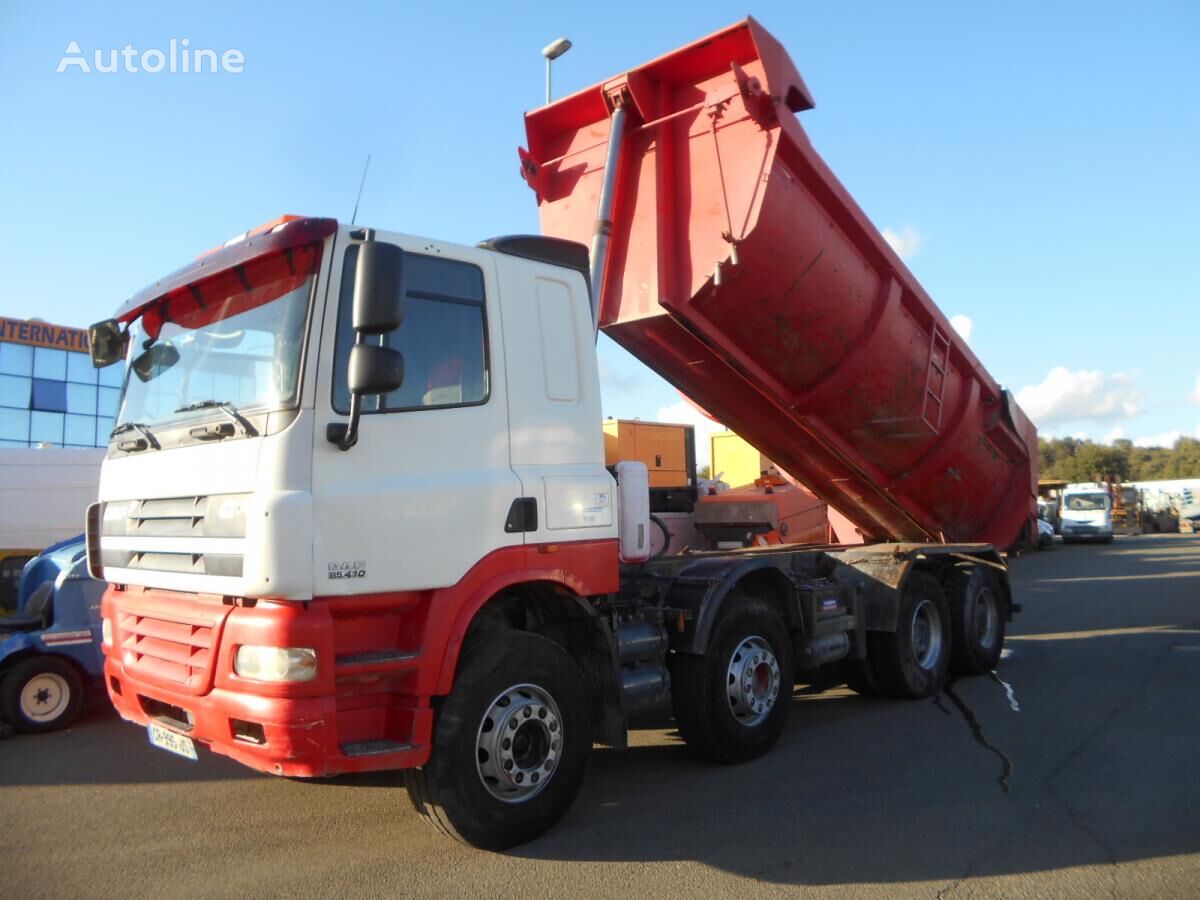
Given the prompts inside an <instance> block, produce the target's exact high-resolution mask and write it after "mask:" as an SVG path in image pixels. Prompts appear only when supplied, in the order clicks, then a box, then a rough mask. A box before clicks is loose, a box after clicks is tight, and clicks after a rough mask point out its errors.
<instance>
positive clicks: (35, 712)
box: [21, 672, 71, 722]
mask: <svg viewBox="0 0 1200 900" xmlns="http://www.w3.org/2000/svg"><path fill="white" fill-rule="evenodd" d="M70 702H71V687H70V685H68V684H67V682H66V679H64V678H63V677H62V676H61V675H58V674H56V673H54V672H42V673H40V674H38V675H35V676H33V677H32V678H30V679H29V681H27V682H26V683H25V686H24V687H23V688H21V714H22V715H24V716H25V718H26V719H28V720H29V721H31V722H50V721H53V720H54V719H57V718H58V717H59V716H61V715H62V714H63V711H64V710H66V708H67V706H68V705H69V704H70Z"/></svg>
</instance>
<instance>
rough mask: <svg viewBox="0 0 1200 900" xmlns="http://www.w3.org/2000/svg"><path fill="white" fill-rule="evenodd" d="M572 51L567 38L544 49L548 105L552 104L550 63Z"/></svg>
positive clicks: (560, 39)
mask: <svg viewBox="0 0 1200 900" xmlns="http://www.w3.org/2000/svg"><path fill="white" fill-rule="evenodd" d="M570 49H571V42H570V41H568V40H567V39H566V38H559V39H558V40H557V41H553V42H552V43H549V44H547V45H546V46H545V47H543V48H542V56H544V57H546V104H547V105H549V104H550V63H552V62H553V61H554V60H556V59H558V58H559V57H560V56H562V55H563V54H564V53H566V52H567V51H568V50H570Z"/></svg>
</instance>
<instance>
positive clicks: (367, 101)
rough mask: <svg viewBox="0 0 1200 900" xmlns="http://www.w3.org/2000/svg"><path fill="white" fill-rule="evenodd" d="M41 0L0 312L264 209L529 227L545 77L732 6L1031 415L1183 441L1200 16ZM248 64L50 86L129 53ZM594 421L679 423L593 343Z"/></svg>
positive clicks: (76, 290)
mask: <svg viewBox="0 0 1200 900" xmlns="http://www.w3.org/2000/svg"><path fill="white" fill-rule="evenodd" d="M173 6H174V5H172V4H163V3H144V4H139V3H124V4H122V3H113V4H96V3H70V2H64V3H58V4H53V5H51V4H46V3H40V2H21V0H16V2H14V0H8V2H6V3H5V4H3V6H2V7H0V104H2V107H0V108H2V109H3V111H4V113H3V114H4V130H3V138H0V209H2V210H3V211H4V212H5V215H4V216H3V217H2V219H0V265H2V266H3V270H4V274H5V279H4V284H5V288H6V289H5V290H4V291H3V293H0V314H3V315H7V316H15V317H32V316H38V317H41V318H44V319H47V320H49V321H52V322H56V323H59V324H66V325H80V326H82V325H86V324H88V323H90V322H92V321H95V320H97V319H101V318H104V317H106V316H108V315H109V314H111V312H112V311H113V310H114V309H115V308H116V306H117V305H118V304H119V303H120V302H121V301H122V300H124V299H125V298H126V297H128V296H129V295H130V294H132V293H134V292H135V291H137V290H138V289H140V288H141V287H143V286H145V285H146V284H147V283H149V282H151V281H153V280H154V279H155V278H157V277H158V276H160V275H162V274H165V273H166V272H168V271H170V270H172V269H174V268H176V267H177V266H179V265H181V264H182V263H184V262H186V261H188V260H190V259H191V258H193V257H194V256H195V255H197V254H198V253H199V252H202V251H203V250H206V249H208V248H209V247H212V246H213V245H214V244H217V243H220V242H221V241H223V240H225V239H226V238H228V237H230V236H232V235H234V234H237V233H239V232H241V231H244V230H245V229H247V228H248V227H252V226H254V225H256V224H258V223H260V222H264V221H267V220H269V219H271V218H274V217H275V216H277V215H280V214H281V213H284V212H298V213H304V214H310V215H331V216H336V217H339V218H343V219H346V218H349V215H350V212H351V210H352V208H353V205H354V195H355V191H356V190H357V187H358V180H359V176H360V174H361V170H362V164H363V160H364V158H365V157H366V155H367V154H368V153H370V154H371V155H372V162H371V169H370V173H369V175H368V179H367V185H366V192H365V194H364V197H363V201H362V207H361V210H360V213H359V221H361V222H364V223H366V224H371V225H376V226H379V227H382V228H392V229H396V230H400V231H405V232H409V233H414V234H428V235H431V236H436V237H439V238H443V239H447V240H454V241H460V242H464V243H474V242H476V241H478V240H479V239H481V238H484V237H488V236H492V235H495V234H502V233H512V232H521V231H536V230H537V224H538V222H537V210H536V206H535V204H534V200H533V195H532V194H531V193H530V191H529V190H528V189H527V188H526V187H525V185H524V183H523V182H522V181H521V180H520V179H519V178H518V176H517V162H516V161H517V157H516V148H517V146H518V145H520V144H521V143H522V142H523V137H524V133H523V128H522V117H521V116H522V112H523V111H524V110H525V109H527V108H529V107H532V106H535V105H537V104H539V103H540V102H541V100H542V92H543V90H544V86H543V62H542V59H541V56H540V54H539V50H540V48H541V47H542V46H543V45H544V44H546V43H548V42H549V41H550V40H552V39H553V38H556V37H559V36H564V35H565V36H567V37H569V38H571V40H572V41H573V42H574V44H575V46H574V47H573V49H572V50H571V51H570V52H569V53H568V54H567V55H566V56H564V57H562V58H561V59H560V60H559V61H558V62H557V63H556V64H555V92H556V94H557V95H560V96H561V95H562V94H564V93H567V92H570V91H572V90H575V89H578V88H581V87H585V86H587V85H589V84H593V83H595V82H597V81H599V80H601V79H602V78H606V77H608V76H610V75H613V74H615V73H617V72H619V71H621V70H623V69H625V68H627V67H630V66H633V65H636V64H638V63H640V62H643V61H645V60H647V59H649V58H651V57H654V56H657V55H659V54H661V53H663V52H665V51H667V50H670V49H672V48H674V47H676V46H678V45H680V44H683V43H686V42H688V41H691V40H693V39H695V38H697V37H700V36H702V35H704V34H706V33H708V32H710V31H713V30H715V29H717V28H720V27H723V26H725V25H727V24H730V23H731V22H732V21H734V20H736V19H738V18H740V17H741V16H742V15H744V14H745V13H746V12H747V11H749V12H751V13H752V14H753V15H755V16H756V17H757V18H758V19H759V20H760V21H761V22H762V23H763V24H764V25H765V26H766V27H767V28H768V29H769V30H771V31H772V32H773V33H774V34H775V36H776V37H777V38H779V39H780V41H781V42H782V43H783V45H784V46H785V47H787V48H788V50H789V51H790V53H791V55H792V58H793V59H794V61H795V63H796V65H797V67H798V68H799V70H800V72H801V73H802V75H803V76H804V78H805V80H806V81H807V83H808V86H809V88H810V89H811V91H812V92H813V95H814V97H815V98H816V101H817V107H816V109H815V110H812V111H810V112H807V113H804V114H802V115H801V122H802V123H803V125H804V126H805V128H806V129H807V131H808V133H809V135H810V137H811V138H812V140H813V143H814V144H815V146H816V147H817V149H818V150H819V151H820V153H821V154H822V155H823V156H824V157H825V159H826V160H827V161H828V163H829V164H830V166H831V167H832V169H833V170H834V171H835V172H836V173H837V174H838V176H839V177H840V178H841V179H842V181H843V182H844V183H845V184H846V186H847V187H848V188H849V190H850V192H851V193H852V194H853V195H854V196H855V198H856V199H857V200H858V202H859V203H860V204H861V205H862V207H863V208H864V209H865V210H866V211H867V213H868V214H869V215H870V216H871V218H872V219H873V220H874V221H875V223H876V224H877V225H878V226H879V227H880V228H881V229H887V233H888V234H890V235H892V236H894V237H895V238H896V239H897V244H898V246H899V248H900V249H901V251H902V255H904V256H905V257H906V258H907V261H908V264H909V266H910V267H911V268H912V270H913V271H914V273H915V274H916V275H917V277H918V278H919V279H920V280H921V281H922V283H923V284H924V285H925V287H926V288H927V289H928V291H929V292H930V294H931V295H932V296H933V298H934V299H935V300H936V301H937V303H938V304H939V305H940V306H941V307H942V309H943V310H944V311H945V312H946V313H947V314H948V315H951V316H961V317H966V319H967V320H969V325H968V324H966V323H965V322H964V320H963V319H958V320H957V321H958V322H959V323H961V324H962V328H963V329H964V330H965V331H969V338H970V342H971V344H972V346H973V347H974V349H975V351H976V352H977V353H978V354H979V356H980V357H981V359H982V360H983V361H984V363H985V364H986V365H987V366H988V368H989V369H990V370H991V372H992V373H993V375H995V376H996V378H997V379H998V380H1000V381H1001V382H1002V383H1003V384H1005V385H1006V386H1007V387H1009V388H1010V389H1012V390H1013V391H1015V392H1018V396H1019V397H1020V399H1021V401H1022V404H1023V405H1024V406H1025V407H1026V409H1027V411H1029V412H1030V413H1031V415H1032V416H1033V417H1034V419H1035V421H1037V422H1038V424H1039V426H1040V427H1041V429H1042V431H1043V432H1044V433H1051V434H1086V435H1088V436H1090V437H1091V438H1093V439H1111V438H1112V437H1115V436H1120V437H1128V438H1131V439H1136V440H1138V441H1139V442H1145V441H1155V440H1157V441H1159V442H1164V441H1165V442H1169V441H1170V440H1172V439H1173V438H1174V436H1175V435H1176V434H1177V433H1182V434H1188V435H1197V436H1200V355H1198V354H1197V352H1196V348H1197V338H1198V336H1200V279H1198V278H1197V275H1196V264H1197V261H1198V260H1200V213H1198V211H1200V53H1198V52H1197V47H1198V46H1200V4H1197V3H1194V2H1186V0H1185V2H1178V3H1169V2H1153V3H1147V4H1136V5H1135V4H1121V3H1100V2H1092V3H1054V4H1045V3H1032V2H1031V3H1020V2H1017V3H1004V4H990V5H988V6H987V7H983V6H982V5H980V4H963V3H952V2H947V3H934V2H917V3H909V4H895V3H882V2H879V3H868V2H839V3H826V4H818V3H799V2H787V3H780V2H762V3H759V4H757V5H756V6H755V7H754V8H753V9H751V10H745V9H742V8H739V7H731V6H729V5H727V4H722V3H712V2H691V3H688V4H687V5H686V7H685V8H682V7H681V8H679V9H676V8H675V5H674V4H648V3H644V2H643V3H626V2H608V3H605V4H602V5H600V6H597V5H596V4H582V3H580V4H572V3H556V4H524V5H515V4H478V5H477V6H476V5H474V4H455V3H442V4H413V3H406V2H397V0H393V2H388V3H372V2H361V3H357V4H353V5H338V4H325V3H322V4H316V3H314V4H308V5H306V4H303V3H297V2H292V3H287V4H271V3H259V4H247V3H222V2H207V3H203V4H193V5H190V6H189V7H187V8H184V7H183V6H182V5H180V6H178V7H177V8H172V7H173ZM171 38H176V39H177V40H181V39H183V38H187V39H188V40H189V41H190V45H191V47H192V48H202V47H203V48H213V49H216V50H218V51H223V50H229V49H236V50H239V51H241V53H242V54H243V55H244V57H245V64H244V69H243V71H242V72H241V73H239V74H230V73H220V74H216V75H213V74H207V73H205V74H201V75H194V74H183V73H176V74H168V73H159V74H148V73H145V72H140V73H136V74H131V73H117V74H97V73H92V74H84V73H82V72H81V71H79V69H78V67H71V68H69V69H68V71H66V72H63V73H61V74H56V72H55V69H56V67H57V66H58V63H59V60H60V58H61V57H62V56H63V54H64V52H65V51H66V48H67V45H68V43H69V42H70V41H76V42H77V43H78V44H79V46H80V48H81V49H82V50H83V51H84V53H85V55H87V56H88V57H89V58H90V56H91V52H92V51H94V50H103V51H107V50H109V49H119V48H121V47H124V46H125V45H126V44H132V45H133V46H134V47H135V48H138V49H142V50H144V49H149V48H166V47H167V46H168V42H169V41H170V39H171ZM601 371H602V375H603V379H604V383H605V391H606V397H605V413H606V414H608V415H618V416H622V417H641V418H647V419H651V418H656V417H660V416H662V417H666V418H680V417H685V416H686V415H687V413H686V412H685V411H684V410H683V409H682V408H680V407H679V406H678V402H679V398H678V395H677V394H676V393H675V392H674V391H673V390H672V389H671V388H669V387H668V386H666V385H665V384H663V383H661V382H659V381H658V380H657V379H655V378H654V376H652V375H651V374H650V373H649V372H648V371H647V370H645V369H644V368H642V367H641V366H640V365H639V364H638V363H637V362H636V361H634V360H632V359H631V358H629V357H628V356H627V355H625V354H624V353H622V352H621V351H619V350H618V349H617V348H616V347H615V346H614V345H612V344H611V343H610V342H607V340H604V341H602V344H601Z"/></svg>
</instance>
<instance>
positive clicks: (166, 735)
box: [148, 722, 200, 760]
mask: <svg viewBox="0 0 1200 900" xmlns="http://www.w3.org/2000/svg"><path fill="white" fill-rule="evenodd" d="M148 730H149V732H150V743H152V744H153V745H154V746H155V747H160V748H161V749H163V750H170V751H171V752H172V753H177V754H179V755H180V756H185V757H187V758H188V759H193V760H195V759H199V758H200V757H198V756H197V755H196V744H195V742H194V741H193V740H192V739H191V738H190V737H184V736H183V735H182V734H176V733H175V732H174V731H171V730H170V729H169V728H163V727H162V726H161V725H155V724H154V723H153V722H151V723H150V725H149V726H148Z"/></svg>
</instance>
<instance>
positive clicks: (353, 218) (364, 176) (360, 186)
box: [350, 153, 371, 225]
mask: <svg viewBox="0 0 1200 900" xmlns="http://www.w3.org/2000/svg"><path fill="white" fill-rule="evenodd" d="M370 165H371V154H370V153H368V154H367V161H366V162H365V163H363V173H362V180H361V181H359V183H358V196H357V197H355V198H354V215H352V216H351V217H350V224H351V225H353V224H354V223H355V222H356V221H357V220H358V204H359V203H360V202H361V201H362V192H363V185H364V184H366V183H367V168H368V167H369V166H370Z"/></svg>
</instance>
